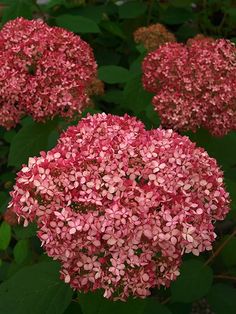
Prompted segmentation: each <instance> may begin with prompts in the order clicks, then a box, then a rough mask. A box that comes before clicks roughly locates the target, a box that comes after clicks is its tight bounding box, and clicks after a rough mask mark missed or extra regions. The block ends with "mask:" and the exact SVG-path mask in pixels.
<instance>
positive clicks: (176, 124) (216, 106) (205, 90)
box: [143, 37, 236, 136]
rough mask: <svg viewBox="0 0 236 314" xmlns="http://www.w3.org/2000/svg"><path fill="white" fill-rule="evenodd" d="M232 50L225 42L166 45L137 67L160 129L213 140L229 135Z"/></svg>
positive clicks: (234, 117)
mask: <svg viewBox="0 0 236 314" xmlns="http://www.w3.org/2000/svg"><path fill="white" fill-rule="evenodd" d="M235 70H236V49H235V46H234V44H233V43H231V42H230V41H228V40H224V39H218V40H213V39H212V38H207V37H206V38H204V37H203V38H201V37H197V38H195V39H191V41H189V43H187V45H183V44H180V43H167V44H165V45H164V46H161V47H160V48H159V49H157V50H156V51H154V52H152V53H149V54H148V55H147V57H146V58H145V60H144V62H143V85H144V88H145V89H147V90H148V91H150V92H152V93H154V94H155V96H154V98H153V105H154V108H155V110H156V111H157V112H158V114H159V115H160V118H161V121H162V123H163V125H164V126H166V127H170V128H173V129H175V130H180V131H187V130H192V131H196V130H197V128H199V127H200V126H201V127H204V128H206V129H208V130H209V131H210V133H212V134H213V135H215V136H223V135H225V134H227V133H228V132H229V131H231V130H235V126H236V114H235V102H236V71H235Z"/></svg>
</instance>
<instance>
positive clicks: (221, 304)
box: [207, 283, 236, 314]
mask: <svg viewBox="0 0 236 314" xmlns="http://www.w3.org/2000/svg"><path fill="white" fill-rule="evenodd" d="M207 300H208V302H209V304H210V306H211V308H212V310H213V311H214V313H215V314H235V309H236V289H235V288H233V287H231V286H228V285H225V284H220V283H219V284H216V285H214V286H213V287H212V288H211V290H210V292H209V294H208V296H207Z"/></svg>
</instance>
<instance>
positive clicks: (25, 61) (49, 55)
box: [0, 18, 97, 129]
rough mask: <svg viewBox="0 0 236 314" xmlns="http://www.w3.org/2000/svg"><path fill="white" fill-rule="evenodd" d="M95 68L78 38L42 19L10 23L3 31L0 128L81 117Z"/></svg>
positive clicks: (0, 36)
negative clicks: (25, 119) (22, 120)
mask: <svg viewBox="0 0 236 314" xmlns="http://www.w3.org/2000/svg"><path fill="white" fill-rule="evenodd" d="M96 68H97V65H96V62H95V60H94V56H93V52H92V49H91V47H90V46H89V45H88V44H87V43H86V42H84V41H83V40H82V39H81V38H80V37H79V36H76V35H74V34H73V33H71V32H69V31H67V30H64V29H62V28H58V27H49V26H47V25H46V24H45V23H43V21H41V20H33V21H28V20H25V19H23V18H17V19H16V20H13V21H10V22H8V23H7V24H5V25H4V27H3V29H2V30H1V31H0V125H2V126H3V127H5V128H7V129H9V128H11V127H14V126H15V125H16V124H17V123H18V122H19V119H20V117H21V116H22V115H31V116H32V117H33V119H35V120H37V121H44V120H46V119H48V118H53V117H54V116H56V115H61V116H63V117H72V116H73V115H75V114H78V113H80V112H81V110H82V109H83V107H85V106H86V105H87V104H88V103H89V98H88V96H87V91H86V89H87V87H88V85H89V84H90V83H91V82H92V80H93V79H94V78H95V77H96Z"/></svg>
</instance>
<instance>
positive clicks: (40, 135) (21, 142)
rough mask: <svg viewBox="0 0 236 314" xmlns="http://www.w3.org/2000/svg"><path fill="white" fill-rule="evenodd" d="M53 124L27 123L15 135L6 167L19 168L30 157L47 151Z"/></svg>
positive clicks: (51, 122)
mask: <svg viewBox="0 0 236 314" xmlns="http://www.w3.org/2000/svg"><path fill="white" fill-rule="evenodd" d="M54 127H55V122H53V121H50V122H47V123H29V124H27V125H24V126H23V127H22V129H20V131H19V132H18V133H17V134H16V135H15V137H14V138H13V140H12V143H11V146H10V152H9V156H8V165H9V166H15V167H20V166H21V165H22V164H23V163H26V162H27V160H28V158H29V157H30V156H35V155H38V154H39V152H40V151H42V150H47V149H48V141H49V136H50V134H51V132H52V131H53V129H54Z"/></svg>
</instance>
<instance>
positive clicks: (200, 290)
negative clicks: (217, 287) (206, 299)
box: [171, 260, 213, 303]
mask: <svg viewBox="0 0 236 314" xmlns="http://www.w3.org/2000/svg"><path fill="white" fill-rule="evenodd" d="M212 280H213V273H212V270H211V268H210V267H208V266H205V265H204V263H203V262H201V261H198V260H188V261H186V262H184V263H183V265H182V267H181V269H180V276H179V278H178V279H177V280H176V281H175V282H173V283H172V285H171V300H172V301H174V302H186V303H188V302H192V301H195V300H197V299H200V298H202V297H203V296H205V295H206V294H207V293H208V292H209V290H210V288H211V285H212Z"/></svg>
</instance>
